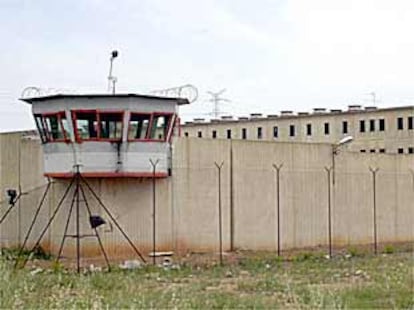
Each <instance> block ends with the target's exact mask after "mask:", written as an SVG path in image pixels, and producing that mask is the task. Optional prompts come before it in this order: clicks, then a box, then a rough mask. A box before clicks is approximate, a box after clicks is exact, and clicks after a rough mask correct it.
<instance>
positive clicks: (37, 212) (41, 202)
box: [14, 179, 52, 268]
mask: <svg viewBox="0 0 414 310" xmlns="http://www.w3.org/2000/svg"><path fill="white" fill-rule="evenodd" d="M47 181H48V183H47V187H46V189H45V191H44V193H43V196H42V199H40V203H39V205H38V206H37V209H36V212H35V215H34V217H33V219H32V222H31V223H30V227H29V229H28V231H27V233H26V236H25V238H24V241H23V244H22V245H21V247H20V249H19V253H18V254H17V259H16V262H15V264H14V268H16V267H17V263H18V261H19V260H18V259H19V258H20V256H21V255H22V253H23V250H24V248H25V247H26V243H27V241H28V240H29V236H30V233H31V232H32V229H33V226H34V224H35V222H36V219H37V217H38V215H39V213H40V210H41V209H42V206H43V203H44V201H45V199H46V197H47V194H48V192H49V189H50V186H51V184H52V183H51V182H50V180H49V179H48V180H47Z"/></svg>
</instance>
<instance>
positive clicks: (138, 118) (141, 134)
mask: <svg viewBox="0 0 414 310" xmlns="http://www.w3.org/2000/svg"><path fill="white" fill-rule="evenodd" d="M150 120H151V114H137V113H131V117H130V119H129V127H128V140H144V139H146V138H147V136H148V129H149V124H150ZM186 134H187V136H188V132H186Z"/></svg>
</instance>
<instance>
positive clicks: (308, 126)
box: [306, 124, 312, 136]
mask: <svg viewBox="0 0 414 310" xmlns="http://www.w3.org/2000/svg"><path fill="white" fill-rule="evenodd" d="M306 135H308V136H311V135H312V124H306Z"/></svg>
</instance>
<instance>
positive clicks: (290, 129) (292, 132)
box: [289, 125, 295, 137]
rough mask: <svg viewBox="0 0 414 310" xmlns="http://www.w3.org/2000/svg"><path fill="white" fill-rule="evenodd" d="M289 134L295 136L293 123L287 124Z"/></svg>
mask: <svg viewBox="0 0 414 310" xmlns="http://www.w3.org/2000/svg"><path fill="white" fill-rule="evenodd" d="M289 136H291V137H294V136H295V125H290V126H289Z"/></svg>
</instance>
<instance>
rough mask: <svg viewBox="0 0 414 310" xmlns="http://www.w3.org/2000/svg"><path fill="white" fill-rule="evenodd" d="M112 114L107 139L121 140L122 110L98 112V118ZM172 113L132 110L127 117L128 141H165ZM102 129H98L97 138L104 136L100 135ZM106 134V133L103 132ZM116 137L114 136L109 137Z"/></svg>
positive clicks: (169, 129) (169, 132)
mask: <svg viewBox="0 0 414 310" xmlns="http://www.w3.org/2000/svg"><path fill="white" fill-rule="evenodd" d="M106 114H107V115H113V116H112V121H113V122H114V124H113V125H112V126H111V125H109V129H110V130H112V133H110V134H109V136H110V138H106V139H109V140H121V138H122V118H123V114H122V112H117V113H112V112H111V113H108V112H99V113H98V119H100V120H102V119H103V118H106V116H104V115H106ZM114 114H118V116H117V119H115V118H114ZM172 119H173V114H158V113H154V114H149V113H135V112H132V113H131V116H130V118H129V126H128V141H135V140H155V141H166V140H167V138H168V135H171V132H172V126H173V122H172ZM115 123H116V125H115ZM102 132H103V131H102V129H101V128H99V130H98V138H100V139H102V138H104V139H105V137H104V136H103V135H102ZM105 135H106V134H105ZM111 137H116V138H111Z"/></svg>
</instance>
